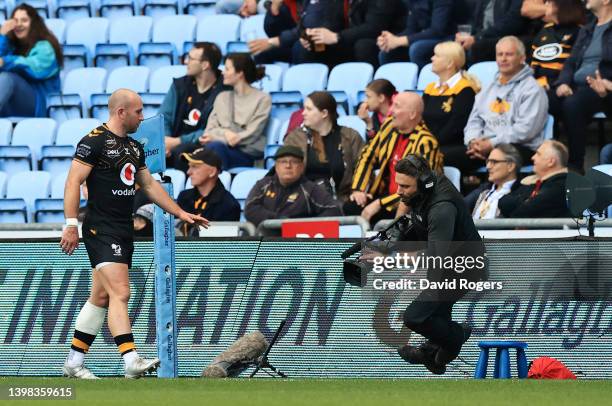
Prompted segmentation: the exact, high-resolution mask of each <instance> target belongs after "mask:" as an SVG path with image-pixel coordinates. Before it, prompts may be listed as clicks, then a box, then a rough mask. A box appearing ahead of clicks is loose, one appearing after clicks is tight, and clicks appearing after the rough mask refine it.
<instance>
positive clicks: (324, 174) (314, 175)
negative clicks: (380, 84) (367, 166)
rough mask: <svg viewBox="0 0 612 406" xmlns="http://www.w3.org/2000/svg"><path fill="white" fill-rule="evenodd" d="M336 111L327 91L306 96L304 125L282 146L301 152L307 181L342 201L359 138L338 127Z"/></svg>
mask: <svg viewBox="0 0 612 406" xmlns="http://www.w3.org/2000/svg"><path fill="white" fill-rule="evenodd" d="M336 109H337V104H336V99H334V97H333V96H332V95H331V94H329V93H328V92H313V93H311V94H309V95H308V97H307V98H306V100H305V101H304V112H303V116H304V123H303V124H302V125H301V126H300V127H299V128H296V129H295V130H293V131H292V132H291V133H290V134H289V135H288V136H287V137H286V138H285V142H284V145H294V146H296V147H298V148H300V149H301V150H302V152H303V154H304V165H305V168H306V169H305V172H304V174H305V176H306V178H307V179H308V180H311V181H313V182H314V183H316V184H317V185H321V186H324V187H325V188H326V189H327V191H328V192H329V193H330V194H331V195H332V196H334V198H337V199H339V200H342V201H346V200H348V197H349V195H350V193H351V181H352V179H353V172H354V171H355V163H356V162H357V159H358V158H359V153H360V152H361V148H362V147H363V139H362V138H361V136H360V135H359V133H357V131H355V130H353V129H352V128H348V127H342V126H339V125H338V113H337V111H336ZM207 218H208V217H207Z"/></svg>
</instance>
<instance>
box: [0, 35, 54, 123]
mask: <svg viewBox="0 0 612 406" xmlns="http://www.w3.org/2000/svg"><path fill="white" fill-rule="evenodd" d="M13 51H14V49H13V46H12V45H11V43H10V42H9V40H8V38H7V37H6V36H5V35H0V57H1V58H2V60H3V61H4V64H3V65H2V67H0V71H7V72H14V73H17V74H19V75H21V76H23V77H24V78H25V79H26V80H27V81H28V82H29V83H30V84H31V85H32V87H33V88H34V91H35V92H36V111H35V114H36V116H37V117H41V116H46V115H47V111H46V110H47V95H48V94H51V93H59V92H60V77H59V71H60V67H59V64H58V63H57V58H56V57H55V51H54V50H53V46H51V43H50V42H49V41H38V42H37V43H36V44H35V45H34V47H32V49H31V50H30V52H28V54H27V55H26V56H22V55H15V54H13Z"/></svg>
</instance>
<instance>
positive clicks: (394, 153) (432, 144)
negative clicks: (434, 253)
mask: <svg viewBox="0 0 612 406" xmlns="http://www.w3.org/2000/svg"><path fill="white" fill-rule="evenodd" d="M423 109H424V105H423V100H422V99H421V96H419V95H418V94H416V93H411V92H404V93H399V94H398V95H397V96H396V97H395V99H394V102H393V115H392V116H391V117H389V118H388V119H387V120H386V121H385V122H384V123H383V124H382V125H381V127H380V130H379V131H378V133H377V134H376V135H375V136H374V138H372V139H371V140H370V142H369V143H368V144H367V145H366V146H365V148H364V149H363V151H362V153H361V156H360V157H359V162H358V164H357V166H356V168H355V174H354V175H353V183H352V189H353V192H352V193H351V196H350V201H349V202H347V203H346V204H345V205H344V213H345V215H349V216H350V215H360V216H362V217H363V218H365V219H366V220H368V221H370V223H371V224H372V225H374V224H376V222H378V220H382V219H389V218H393V217H394V216H395V211H396V208H397V206H398V203H399V200H400V198H399V196H398V195H397V183H395V164H396V163H397V162H398V161H399V160H401V159H402V158H404V157H405V156H406V155H408V154H415V155H419V156H422V157H423V158H425V160H426V161H427V163H428V164H429V167H430V168H431V169H433V170H435V171H437V172H442V169H443V165H444V164H443V155H442V152H440V148H439V145H438V140H437V139H436V137H434V136H433V135H432V134H431V132H430V131H429V129H428V128H427V126H426V125H425V123H424V122H423Z"/></svg>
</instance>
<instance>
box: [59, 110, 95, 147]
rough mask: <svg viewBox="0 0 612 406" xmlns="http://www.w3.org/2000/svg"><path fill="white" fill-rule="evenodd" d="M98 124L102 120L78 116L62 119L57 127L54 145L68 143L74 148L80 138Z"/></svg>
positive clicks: (65, 144)
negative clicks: (74, 118)
mask: <svg viewBox="0 0 612 406" xmlns="http://www.w3.org/2000/svg"><path fill="white" fill-rule="evenodd" d="M100 125H102V122H101V121H100V120H96V119H95V118H80V119H76V120H68V121H64V122H63V123H62V124H60V126H59V128H58V129H57V136H56V137H55V145H61V146H67V145H69V146H71V147H72V148H73V149H74V148H75V147H76V145H77V144H78V142H79V141H80V140H81V138H83V137H84V136H86V135H87V134H89V132H90V131H91V130H93V129H94V128H96V127H99V126H100ZM73 152H74V151H73Z"/></svg>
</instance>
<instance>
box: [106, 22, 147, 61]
mask: <svg viewBox="0 0 612 406" xmlns="http://www.w3.org/2000/svg"><path fill="white" fill-rule="evenodd" d="M152 30H153V19H152V18H151V17H147V16H136V17H125V18H118V19H113V20H111V25H110V29H109V32H108V42H109V43H110V44H127V45H128V46H129V49H130V61H131V62H130V64H134V62H135V55H136V52H137V51H138V45H139V44H140V43H141V42H150V41H151V33H152Z"/></svg>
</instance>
